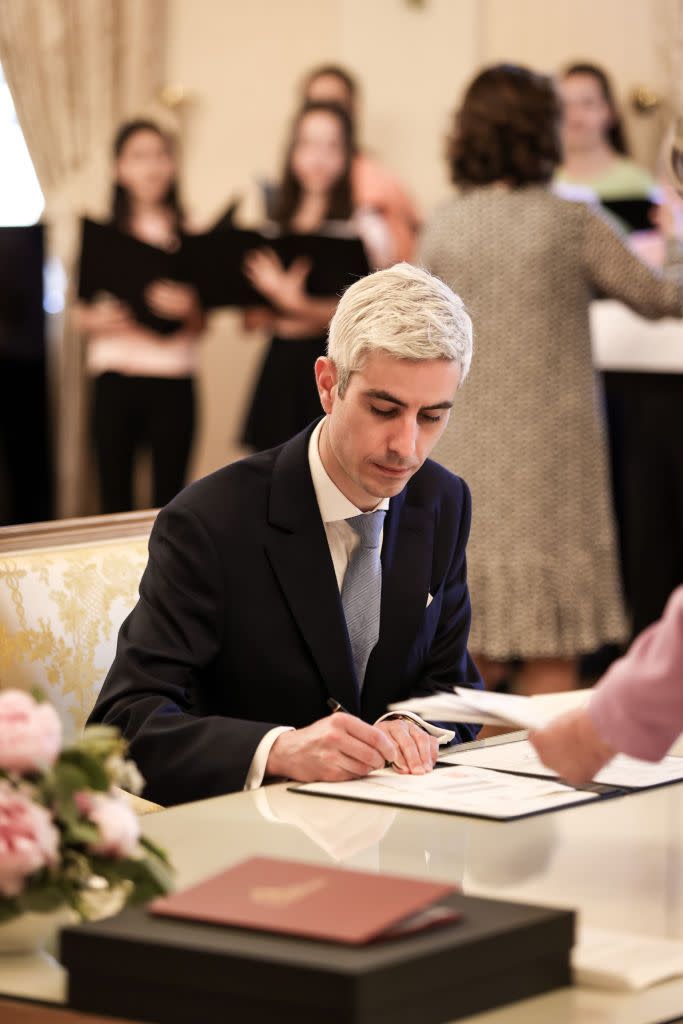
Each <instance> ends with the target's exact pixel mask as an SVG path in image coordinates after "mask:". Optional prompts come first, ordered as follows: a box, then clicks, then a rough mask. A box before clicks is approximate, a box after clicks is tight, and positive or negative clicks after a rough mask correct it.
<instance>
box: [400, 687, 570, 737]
mask: <svg viewBox="0 0 683 1024" xmlns="http://www.w3.org/2000/svg"><path fill="white" fill-rule="evenodd" d="M389 710H390V711H413V712H415V714H418V715H421V716H422V717H423V718H426V719H428V720H431V721H437V722H475V723H479V724H481V725H512V726H517V727H521V728H522V729H532V728H535V727H537V726H540V725H543V724H544V723H545V722H546V721H548V720H549V719H550V718H551V717H554V716H555V715H556V714H558V713H559V710H558V709H557V708H551V709H550V710H548V709H547V708H546V707H544V706H543V705H542V704H537V703H536V702H535V700H534V698H533V697H522V696H521V695H519V694H510V693H492V692H490V691H488V690H473V689H471V688H470V687H466V686H455V687H454V688H453V693H450V692H443V693H435V694H431V695H430V696H428V697H413V698H411V699H410V700H403V701H398V702H397V703H395V704H390V705H389Z"/></svg>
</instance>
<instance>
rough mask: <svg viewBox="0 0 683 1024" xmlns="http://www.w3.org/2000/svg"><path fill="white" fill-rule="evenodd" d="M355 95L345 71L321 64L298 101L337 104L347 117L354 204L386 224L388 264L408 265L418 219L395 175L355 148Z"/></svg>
mask: <svg viewBox="0 0 683 1024" xmlns="http://www.w3.org/2000/svg"><path fill="white" fill-rule="evenodd" d="M358 93H359V89H358V83H357V82H356V80H355V78H354V77H353V75H352V74H351V73H350V72H349V71H347V70H346V68H343V67H340V66H339V65H338V64H323V65H321V66H320V67H318V68H314V69H313V70H312V71H309V73H308V74H307V75H306V78H305V81H304V87H303V96H302V98H303V101H304V102H305V103H306V102H311V101H322V102H326V103H337V104H338V105H339V106H341V107H343V108H344V110H346V112H347V113H348V115H349V117H350V118H351V121H352V124H353V126H354V135H353V147H354V152H353V162H352V165H351V183H352V189H353V200H354V203H355V204H356V205H357V206H359V207H364V208H370V209H373V210H376V211H377V212H378V213H380V214H381V215H382V217H383V218H384V220H385V221H386V224H387V227H388V229H389V233H390V236H391V239H392V241H393V250H392V262H397V261H400V260H408V261H410V260H411V259H412V258H413V256H414V254H415V245H416V241H417V234H418V231H419V228H420V215H419V213H418V211H417V208H416V206H415V203H414V202H413V200H412V199H411V197H410V194H409V192H408V190H407V189H406V188H405V187H404V185H403V184H402V183H401V182H400V181H399V179H398V178H397V177H396V175H395V174H393V173H392V172H391V171H389V170H388V169H387V168H386V167H384V166H383V165H382V164H381V163H380V162H379V160H377V158H376V157H375V156H373V155H372V154H371V153H369V152H367V150H364V149H361V148H360V147H359V146H358V145H357V144H356V133H357V123H358Z"/></svg>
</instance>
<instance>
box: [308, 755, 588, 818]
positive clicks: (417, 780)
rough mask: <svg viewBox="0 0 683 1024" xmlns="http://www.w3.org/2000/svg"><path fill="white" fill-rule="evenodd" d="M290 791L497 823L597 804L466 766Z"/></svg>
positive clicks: (542, 783)
mask: <svg viewBox="0 0 683 1024" xmlns="http://www.w3.org/2000/svg"><path fill="white" fill-rule="evenodd" d="M293 791H294V792H295V793H313V794H317V795H319V796H332V797H345V798H348V799H352V800H361V801H366V800H369V801H370V802H372V803H383V804H391V805H392V806H395V805H398V806H408V807H417V808H420V809H424V810H429V811H448V812H450V813H452V814H475V815H479V816H484V817H490V818H501V819H504V818H516V817H519V816H520V815H523V814H534V813H536V812H538V811H547V810H550V809H552V808H554V807H564V806H566V805H568V804H579V803H585V802H587V801H589V800H595V799H597V797H596V796H595V794H593V793H586V792H577V791H576V790H575V789H572V788H571V787H569V786H564V785H563V784H562V783H560V782H555V781H553V780H544V779H523V778H520V777H519V776H517V775H505V774H502V773H500V772H493V771H487V770H486V769H482V768H476V767H470V766H469V765H467V766H465V765H458V766H454V767H451V768H438V769H437V770H436V771H434V772H429V773H428V774H427V775H401V774H399V773H398V772H395V771H393V769H388V768H384V769H380V770H379V771H376V772H372V773H371V774H370V775H368V776H367V777H366V778H364V779H354V780H352V781H351V782H307V783H304V784H303V785H300V786H296V788H295V789H294V790H293Z"/></svg>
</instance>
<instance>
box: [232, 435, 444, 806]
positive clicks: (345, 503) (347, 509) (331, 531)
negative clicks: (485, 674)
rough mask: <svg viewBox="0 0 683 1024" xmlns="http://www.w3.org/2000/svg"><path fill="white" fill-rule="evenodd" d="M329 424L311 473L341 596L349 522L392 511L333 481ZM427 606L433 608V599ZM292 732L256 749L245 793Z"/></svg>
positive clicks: (311, 452) (351, 541)
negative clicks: (355, 498)
mask: <svg viewBox="0 0 683 1024" xmlns="http://www.w3.org/2000/svg"><path fill="white" fill-rule="evenodd" d="M325 423H326V420H325V419H323V420H321V421H320V423H319V424H318V425H317V427H316V428H315V430H314V431H313V433H312V434H311V439H310V441H309V442H308V465H309V467H310V470H311V478H312V480H313V489H314V490H315V496H316V499H317V501H318V508H319V509H320V516H321V518H322V521H323V525H324V527H325V534H326V536H327V543H328V545H329V548H330V554H331V556H332V564H333V566H334V572H335V575H336V577H337V586H338V587H339V592H340V593H341V589H342V585H343V583H344V576H345V575H346V570H347V569H348V566H349V561H350V560H351V555H352V554H353V552H354V551H355V550H356V548H357V547H358V545H359V544H360V536H359V534H358V533H357V532H356V531H355V530H354V529H353V527H352V526H349V524H348V523H347V522H346V520H347V519H352V518H353V517H354V516H360V515H364V514H366V515H369V514H370V512H376V511H377V510H378V509H385V510H388V508H389V498H382V500H381V501H380V502H379V504H378V505H376V506H375V508H374V509H370V511H369V512H367V513H363V511H362V509H359V508H356V506H355V505H354V504H353V502H352V501H349V499H348V498H347V497H346V496H345V495H344V494H342V492H341V491H340V490H339V488H338V487H337V485H336V484H335V483H334V482H333V481H332V480H331V479H330V477H329V475H328V473H327V470H326V469H325V467H324V466H323V461H322V459H321V457H320V448H319V443H320V434H321V432H322V429H323V426H324V424H325ZM383 540H384V531H382V536H381V538H380V549H381V547H382V542H383ZM427 603H428V604H429V599H428V601H427ZM386 717H391V716H390V715H389V716H387V715H383V716H382V718H386ZM406 717H408V716H406ZM409 717H411V718H413V717H414V720H415V721H416V722H417V723H419V725H420V726H421V727H422V728H426V729H427V731H428V732H430V733H431V734H432V735H434V736H437V737H439V739H440V741H443V742H450V740H451V739H453V736H454V735H455V734H454V733H452V732H449V731H448V730H447V729H439V728H438V727H437V726H429V725H428V724H427V723H425V722H422V721H421V719H419V718H418V717H417V715H415V716H413V715H410V716H409ZM382 718H379V719H378V721H380V722H381V721H382ZM291 729H292V726H289V725H281V726H278V727H277V728H275V729H271V730H270V732H267V733H266V735H265V736H264V737H263V739H262V740H261V742H260V743H259V745H258V747H257V748H256V752H255V754H254V757H253V760H252V762H251V767H250V769H249V773H248V774H247V781H246V783H245V785H244V788H245V789H258V787H259V786H260V785H261V783H262V782H263V777H264V775H265V772H266V765H267V763H268V755H269V754H270V749H271V747H272V746H273V744H274V743H275V740H276V739H277V738H278V736H280V734H281V733H283V732H290V731H291Z"/></svg>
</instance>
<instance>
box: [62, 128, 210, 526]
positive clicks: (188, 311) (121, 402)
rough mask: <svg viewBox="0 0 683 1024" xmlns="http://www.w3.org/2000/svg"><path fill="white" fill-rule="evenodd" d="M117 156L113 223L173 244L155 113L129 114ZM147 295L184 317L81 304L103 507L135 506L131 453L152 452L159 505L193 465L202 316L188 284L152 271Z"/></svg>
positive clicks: (173, 189) (166, 170)
mask: <svg viewBox="0 0 683 1024" xmlns="http://www.w3.org/2000/svg"><path fill="white" fill-rule="evenodd" d="M114 163H115V167H114V188H113V197H112V207H111V223H112V225H113V226H114V227H116V228H117V229H118V230H119V231H122V232H126V233H129V234H131V235H132V236H133V237H134V238H137V239H139V240H140V241H142V242H146V243H147V244H148V245H153V246H157V247H159V248H161V249H166V250H168V251H174V250H176V249H177V248H178V247H179V246H180V244H181V237H182V232H183V228H184V220H183V211H182V208H181V204H180V200H179V188H178V182H177V175H176V161H175V154H174V147H173V142H172V140H171V139H170V137H169V136H167V135H166V134H165V133H164V132H163V131H162V130H161V129H160V128H159V127H158V126H157V125H156V124H155V123H153V122H151V121H131V122H129V123H127V124H124V125H123V126H122V127H121V128H120V130H119V132H118V134H117V136H116V139H115V142H114ZM146 301H147V304H148V305H149V307H150V308H151V309H152V311H153V312H154V313H156V314H157V315H158V316H160V317H163V318H167V319H169V320H176V319H177V320H181V321H183V326H182V327H181V328H180V329H179V330H178V331H176V332H174V333H173V334H171V335H161V334H157V333H156V332H155V331H153V330H151V329H150V328H148V327H146V326H143V325H142V324H140V323H137V322H136V321H135V319H134V318H133V315H132V313H131V310H130V309H129V308H128V307H127V306H126V305H125V304H124V303H122V302H120V301H118V300H115V299H113V298H111V297H110V298H104V299H102V300H95V301H93V302H92V303H85V302H82V301H81V302H79V303H78V304H77V306H76V309H75V319H76V323H77V325H78V327H79V328H80V329H81V330H82V331H83V332H84V333H85V335H86V337H87V357H86V365H87V370H88V373H89V375H90V376H91V377H92V378H93V382H94V390H93V403H92V439H93V444H94V451H95V457H96V463H97V470H98V477H99V486H100V496H101V508H100V511H101V512H104V513H108V512H125V511H128V510H130V509H132V508H133V507H134V496H133V491H134V472H135V463H136V456H137V455H138V453H139V452H140V451H141V450H142V449H148V450H149V451H150V453H151V463H152V504H153V506H155V507H157V506H161V505H165V504H166V503H167V502H169V501H170V500H171V498H173V497H174V495H175V494H177V493H178V491H179V490H180V489H181V488H182V487H183V486H184V483H185V478H186V474H187V468H188V462H189V457H190V451H191V448H192V441H193V436H194V428H195V416H196V410H195V391H194V375H195V371H196V369H197V362H198V340H199V337H200V334H201V330H202V328H203V325H204V317H203V313H202V310H201V307H200V305H199V300H198V297H197V293H196V290H195V289H194V288H193V287H192V286H191V285H189V284H183V283H179V282H176V281H156V282H154V284H152V285H151V286H150V287H149V289H148V290H147V293H146Z"/></svg>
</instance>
